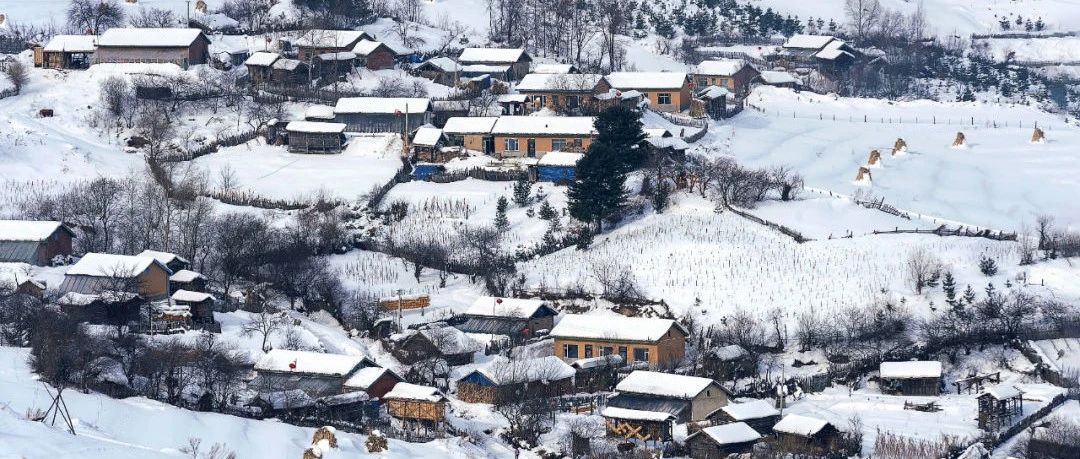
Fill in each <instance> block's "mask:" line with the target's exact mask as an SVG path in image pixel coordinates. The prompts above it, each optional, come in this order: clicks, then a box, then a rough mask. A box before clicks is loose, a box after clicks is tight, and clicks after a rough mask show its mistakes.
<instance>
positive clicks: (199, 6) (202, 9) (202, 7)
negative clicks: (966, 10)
mask: <svg viewBox="0 0 1080 459" xmlns="http://www.w3.org/2000/svg"><path fill="white" fill-rule="evenodd" d="M206 10H207V7H206V2H205V1H203V0H199V1H197V2H195V11H197V12H199V13H202V14H206Z"/></svg>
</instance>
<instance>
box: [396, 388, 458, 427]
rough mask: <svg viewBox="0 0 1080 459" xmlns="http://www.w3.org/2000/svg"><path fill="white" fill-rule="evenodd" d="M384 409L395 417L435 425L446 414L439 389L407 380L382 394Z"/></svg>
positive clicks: (425, 424) (444, 399) (444, 400)
mask: <svg viewBox="0 0 1080 459" xmlns="http://www.w3.org/2000/svg"><path fill="white" fill-rule="evenodd" d="M383 402H384V403H385V404H386V411H387V412H388V413H389V414H390V416H393V417H395V418H397V419H401V420H403V421H408V422H414V423H419V424H421V425H424V426H427V427H435V426H437V425H438V424H440V423H442V422H443V419H444V418H445V416H446V402H447V399H446V396H445V395H443V394H442V392H441V391H439V389H437V388H434V387H431V386H421V385H417V384H411V383H407V382H402V383H398V384H396V385H395V386H394V388H393V389H391V390H390V392H387V393H386V395H383Z"/></svg>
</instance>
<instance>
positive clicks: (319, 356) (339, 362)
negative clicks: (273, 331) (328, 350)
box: [255, 349, 364, 376]
mask: <svg viewBox="0 0 1080 459" xmlns="http://www.w3.org/2000/svg"><path fill="white" fill-rule="evenodd" d="M363 362H364V356H362V355H345V354H324V353H321V352H308V351H290V350H287V349H272V350H270V352H267V353H266V354H263V356H262V357H260V358H259V360H258V361H257V362H255V370H257V371H276V372H285V373H288V372H293V373H309V374H320V375H329V376H344V375H347V374H349V373H350V372H352V371H353V370H354V369H356V367H358V366H360V364H361V363H363ZM293 363H295V365H296V367H295V368H289V365H290V364H293Z"/></svg>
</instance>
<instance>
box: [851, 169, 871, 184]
mask: <svg viewBox="0 0 1080 459" xmlns="http://www.w3.org/2000/svg"><path fill="white" fill-rule="evenodd" d="M855 181H856V182H866V183H870V182H872V181H874V178H873V177H872V176H871V175H870V168H868V167H866V166H862V167H859V173H858V174H857V175H856V176H855Z"/></svg>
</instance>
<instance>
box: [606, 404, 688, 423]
mask: <svg viewBox="0 0 1080 459" xmlns="http://www.w3.org/2000/svg"><path fill="white" fill-rule="evenodd" d="M600 415H601V416H603V417H605V418H613V419H628V420H631V421H654V422H663V421H670V420H674V419H675V416H674V415H672V414H671V413H668V412H665V411H644V410H632V409H629V408H618V407H614V406H609V407H605V408H604V409H603V410H600Z"/></svg>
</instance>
